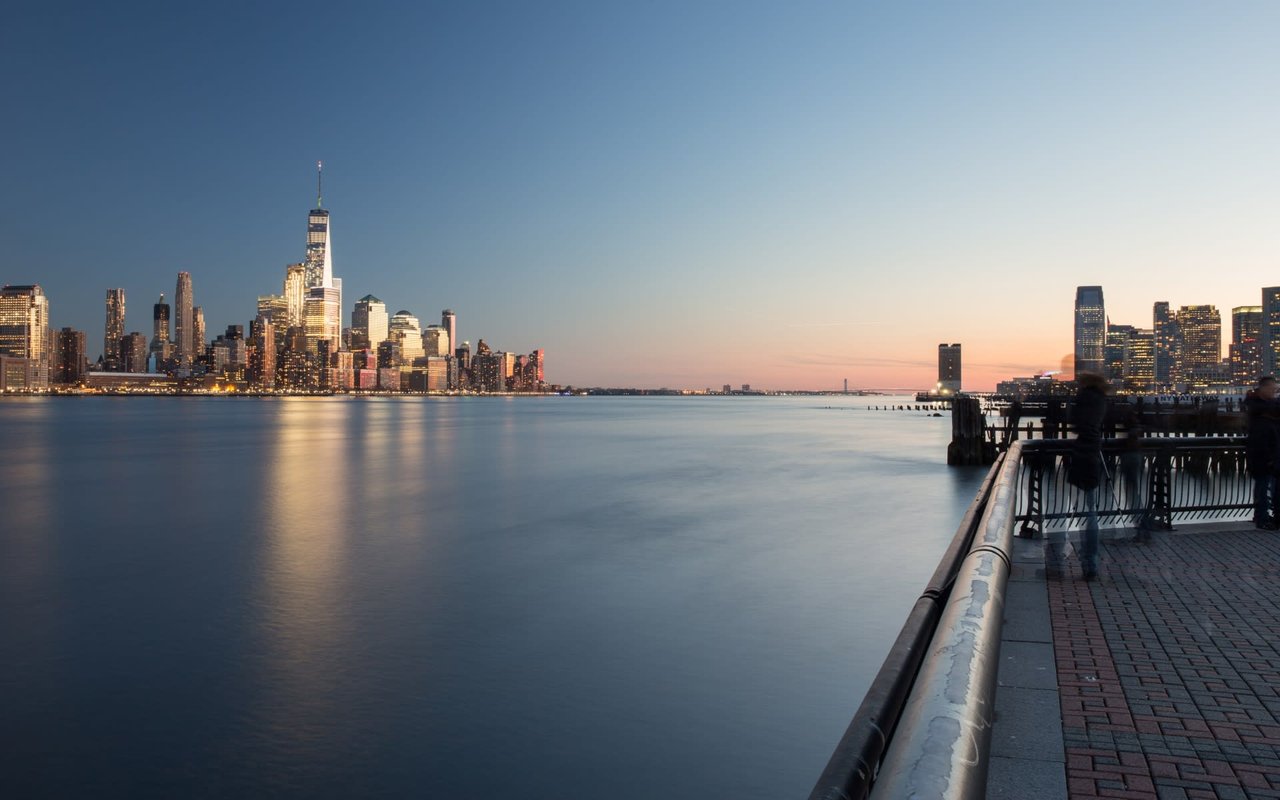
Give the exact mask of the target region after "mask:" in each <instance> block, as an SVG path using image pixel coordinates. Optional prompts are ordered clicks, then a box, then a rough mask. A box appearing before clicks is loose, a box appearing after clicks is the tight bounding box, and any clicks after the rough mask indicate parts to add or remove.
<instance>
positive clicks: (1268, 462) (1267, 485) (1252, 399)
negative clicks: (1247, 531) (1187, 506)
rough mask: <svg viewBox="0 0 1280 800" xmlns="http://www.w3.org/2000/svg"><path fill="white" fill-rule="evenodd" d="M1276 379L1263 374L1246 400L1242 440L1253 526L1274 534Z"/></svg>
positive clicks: (1278, 501)
mask: <svg viewBox="0 0 1280 800" xmlns="http://www.w3.org/2000/svg"><path fill="white" fill-rule="evenodd" d="M1277 389H1280V387H1278V386H1277V384H1276V379H1275V378H1273V377H1271V376H1270V375H1265V376H1263V377H1261V378H1259V379H1258V385H1257V387H1255V388H1254V389H1252V390H1250V391H1249V394H1248V395H1247V396H1246V397H1245V400H1244V407H1245V413H1246V414H1247V415H1248V419H1249V436H1248V438H1247V439H1246V440H1245V446H1244V451H1245V463H1246V466H1248V468H1249V474H1250V475H1252V476H1253V524H1254V525H1255V526H1257V527H1258V528H1259V529H1261V530H1264V531H1274V530H1276V529H1277V527H1280V525H1278V522H1280V514H1278V513H1277V511H1280V494H1278V493H1277V492H1276V471H1277V469H1280V458H1278V456H1280V430H1278V428H1277V425H1278V420H1280V409H1277V404H1276V392H1277Z"/></svg>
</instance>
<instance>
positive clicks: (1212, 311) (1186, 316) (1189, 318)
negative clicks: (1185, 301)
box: [1177, 305, 1222, 383]
mask: <svg viewBox="0 0 1280 800" xmlns="http://www.w3.org/2000/svg"><path fill="white" fill-rule="evenodd" d="M1177 322H1178V334H1179V339H1180V350H1181V352H1180V353H1179V358H1178V373H1179V376H1180V378H1181V380H1182V381H1184V382H1187V383H1195V382H1197V381H1202V380H1205V379H1207V378H1208V377H1209V376H1211V375H1215V376H1216V375H1217V374H1218V373H1219V372H1220V370H1221V362H1222V318H1221V317H1220V316H1219V315H1218V309H1217V308H1216V307H1214V306H1208V305H1195V306H1183V307H1182V308H1180V309H1178V314H1177Z"/></svg>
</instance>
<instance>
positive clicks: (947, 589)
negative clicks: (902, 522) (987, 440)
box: [809, 454, 1006, 800]
mask: <svg viewBox="0 0 1280 800" xmlns="http://www.w3.org/2000/svg"><path fill="white" fill-rule="evenodd" d="M1005 458H1006V455H1005V454H1001V455H1000V456H999V457H998V459H997V461H996V463H995V465H994V466H993V467H992V468H991V470H990V471H989V472H988V473H987V477H986V479H985V480H984V481H983V482H982V486H981V488H979V489H978V493H977V495H976V496H975V497H974V499H973V502H972V503H970V504H969V508H968V510H967V511H966V512H965V515H964V518H963V519H962V520H961V522H960V526H959V528H957V529H956V534H955V536H954V537H952V539H951V544H950V545H949V546H948V547H947V551H946V553H944V554H943V556H942V560H941V561H940V562H939V563H938V568H937V569H936V570H934V573H933V577H932V578H930V580H929V583H928V584H927V585H926V586H925V590H924V592H923V593H921V595H920V598H919V599H918V600H916V603H915V605H914V606H913V607H912V609H911V613H910V614H908V615H907V621H906V622H905V623H904V624H903V626H902V630H901V631H900V632H899V633H898V638H897V639H895V640H894V643H893V646H892V647H891V648H889V654H888V655H887V656H886V657H885V660H884V663H883V664H882V665H881V666H880V671H879V672H877V673H876V677H875V679H874V680H873V681H872V682H871V688H869V689H868V690H867V693H866V695H865V696H864V697H863V698H862V704H861V705H860V706H859V707H858V711H857V713H856V714H854V717H853V721H852V722H850V723H849V727H848V728H847V729H846V730H845V733H844V736H843V737H841V739H840V742H839V744H837V745H836V749H835V752H834V753H832V755H831V758H830V759H829V760H828V761H827V766H826V769H824V770H823V771H822V776H821V777H820V778H819V779H818V782H817V784H815V785H814V787H813V791H812V792H810V793H809V800H863V798H865V797H866V796H867V793H868V792H869V791H870V790H871V785H872V783H873V781H874V780H875V777H876V773H877V771H878V770H879V767H880V760H881V758H883V756H884V752H885V749H886V748H887V747H888V743H889V739H890V738H891V737H892V736H893V733H894V728H895V727H897V724H898V719H899V717H900V716H901V713H902V708H903V706H904V705H905V703H906V701H907V697H908V696H909V694H910V693H911V687H912V684H913V683H914V682H915V679H916V673H917V672H918V671H919V669H920V663H921V661H922V660H923V658H924V654H925V650H926V648H927V646H928V644H929V641H930V640H931V639H932V638H933V635H934V631H935V630H936V629H937V625H938V620H939V618H940V617H941V616H942V610H943V605H944V604H945V603H946V601H947V598H948V596H949V595H950V593H951V587H952V585H953V583H954V582H955V579H956V574H957V572H958V571H959V569H960V566H961V562H962V560H963V559H964V557H965V555H966V554H968V553H969V550H970V547H971V545H972V542H973V539H974V536H975V534H976V533H977V531H978V528H979V524H980V522H981V520H982V519H983V515H984V512H985V511H986V509H987V506H988V503H989V500H990V497H991V492H992V488H993V487H994V485H995V477H996V474H997V473H998V471H999V469H1000V465H1001V464H1003V463H1004V459H1005Z"/></svg>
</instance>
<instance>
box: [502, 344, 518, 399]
mask: <svg viewBox="0 0 1280 800" xmlns="http://www.w3.org/2000/svg"><path fill="white" fill-rule="evenodd" d="M498 358H499V360H500V362H501V364H502V367H501V369H502V388H501V389H499V391H504V392H505V391H507V390H509V389H510V388H511V379H512V378H514V377H515V374H516V354H515V353H498Z"/></svg>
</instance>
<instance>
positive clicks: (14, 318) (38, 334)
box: [0, 284, 50, 391]
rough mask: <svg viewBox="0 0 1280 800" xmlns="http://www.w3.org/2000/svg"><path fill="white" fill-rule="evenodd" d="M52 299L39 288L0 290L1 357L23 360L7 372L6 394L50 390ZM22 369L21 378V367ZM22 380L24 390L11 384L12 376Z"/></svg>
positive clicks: (31, 286) (19, 287)
mask: <svg viewBox="0 0 1280 800" xmlns="http://www.w3.org/2000/svg"><path fill="white" fill-rule="evenodd" d="M49 354H50V341H49V298H47V297H45V294H44V290H43V289H41V288H40V286H39V285H38V284H31V285H27V286H8V285H7V286H5V287H4V288H3V289H0V356H7V357H8V358H10V359H21V362H22V363H21V364H20V365H16V366H13V367H12V369H13V372H12V373H10V371H9V370H6V378H5V387H4V388H5V389H6V390H14V389H17V390H25V391H33V390H43V389H48V388H49V362H50V358H49ZM19 366H20V368H21V369H20V375H19V374H18V373H19V369H18V367H19ZM10 374H13V375H14V376H15V377H21V379H22V382H23V384H24V385H23V386H21V387H18V386H14V385H12V384H11V382H10V380H9V375H10Z"/></svg>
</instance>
